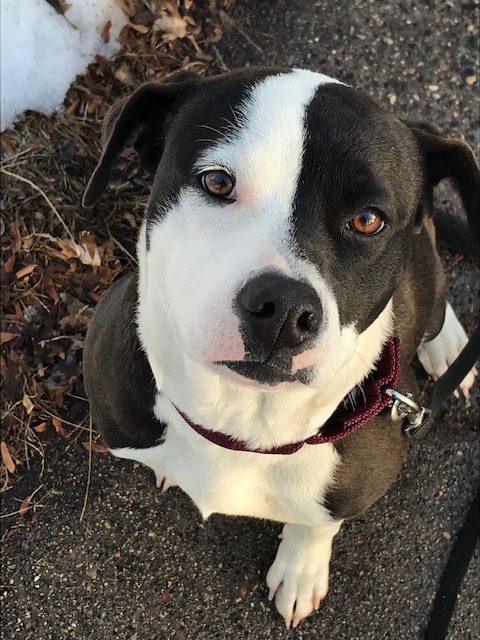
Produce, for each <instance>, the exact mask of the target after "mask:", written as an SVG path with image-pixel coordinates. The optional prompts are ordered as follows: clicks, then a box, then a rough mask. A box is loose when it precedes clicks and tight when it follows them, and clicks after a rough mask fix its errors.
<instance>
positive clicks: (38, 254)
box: [0, 0, 232, 515]
mask: <svg viewBox="0 0 480 640" xmlns="http://www.w3.org/2000/svg"><path fill="white" fill-rule="evenodd" d="M117 2H118V4H119V5H120V6H121V7H122V8H123V9H124V10H125V11H126V12H127V13H128V15H129V17H130V25H129V26H127V27H125V29H124V30H123V32H122V35H121V41H122V44H123V49H122V51H121V53H120V54H119V55H118V56H117V58H116V59H115V61H109V60H106V59H105V58H102V57H101V56H98V57H97V60H96V62H95V63H94V64H92V65H90V67H89V69H88V72H87V73H86V74H85V75H84V76H81V77H78V78H77V79H76V81H75V82H74V83H73V85H72V87H71V88H70V90H69V92H68V94H67V96H66V98H65V103H64V105H65V110H64V112H63V113H62V114H59V115H55V116H52V117H46V116H42V115H39V114H37V113H33V112H30V113H28V114H27V115H26V117H25V118H24V119H23V120H22V121H21V122H20V123H18V124H17V125H16V126H15V128H14V129H12V130H8V131H6V132H4V133H3V134H2V136H1V139H0V142H1V147H2V160H1V179H2V187H3V189H2V192H3V196H2V197H3V199H2V201H1V208H2V216H1V219H0V242H1V249H2V270H1V281H0V285H1V301H2V318H1V320H2V324H1V354H0V365H1V376H2V405H1V423H2V431H1V442H2V446H1V453H2V462H1V466H0V491H5V490H6V489H8V488H9V487H10V486H12V483H13V482H14V481H15V480H16V479H17V478H19V477H22V475H23V474H24V472H25V470H28V469H30V468H31V466H32V462H34V461H35V465H34V467H35V470H38V476H39V478H38V482H37V483H36V489H35V492H37V494H38V492H39V490H40V488H41V486H42V485H41V475H42V464H43V457H44V453H45V449H46V447H48V446H49V443H51V442H52V440H53V439H55V438H60V439H62V441H64V443H65V446H66V447H69V448H70V449H72V450H73V451H76V452H78V454H79V455H85V454H86V451H87V452H88V455H91V453H92V451H93V452H99V453H102V452H104V451H105V447H103V445H102V444H101V443H100V442H99V438H98V434H96V433H93V436H91V435H90V429H89V417H88V403H87V402H86V399H85V391H84V388H83V383H82V375H81V361H82V347H83V341H84V338H85V333H86V330H87V327H88V324H89V321H90V318H91V315H92V312H93V309H94V307H95V304H96V303H97V302H98V300H99V299H100V298H101V296H102V294H103V293H104V291H105V290H106V289H107V288H108V287H109V286H110V284H111V283H112V282H113V281H114V280H115V279H116V278H117V277H118V276H119V275H120V274H121V273H123V272H124V271H126V270H129V269H132V268H133V267H134V266H135V257H134V256H135V237H136V233H137V229H138V226H139V224H140V221H141V218H142V214H143V210H144V206H145V203H146V199H147V194H148V184H149V177H148V176H146V175H145V174H144V173H143V171H142V170H141V169H140V168H139V167H138V164H137V162H136V158H135V153H134V152H133V150H132V149H125V150H124V152H123V153H122V155H121V160H120V162H119V164H118V166H117V169H116V173H115V179H114V181H113V186H112V187H111V188H110V189H109V191H108V193H107V194H106V196H105V197H104V198H103V199H102V202H101V204H100V205H99V206H98V207H96V208H95V209H94V210H85V209H82V207H81V204H80V203H81V198H82V194H83V191H84V188H85V185H86V181H87V180H88V177H89V176H90V173H91V171H92V170H93V168H94V166H95V163H96V161H97V159H98V157H99V155H100V146H99V142H100V124H101V121H102V119H103V117H104V115H105V113H106V111H107V110H108V108H109V106H110V105H111V104H112V103H113V102H114V101H115V100H116V99H117V98H118V97H120V96H122V95H125V94H128V93H130V92H131V91H132V89H133V88H134V87H135V86H138V85H139V84H140V83H141V82H143V81H145V80H151V79H161V78H162V77H164V76H165V75H167V74H168V73H171V72H173V71H175V70H177V69H180V68H189V69H193V70H195V71H197V72H198V73H201V74H204V73H209V72H212V71H218V70H219V68H221V67H222V61H221V58H219V56H218V55H216V54H215V42H217V41H218V40H219V39H220V38H221V35H222V30H221V21H220V12H223V11H224V10H228V9H229V8H230V5H231V4H232V2H231V0H205V1H203V2H202V1H195V2H192V0H176V2H173V1H172V0H152V1H150V2H146V1H145V2H141V1H140V0H117ZM165 16H167V18H172V19H175V20H174V24H175V25H176V27H175V28H174V29H172V30H171V31H168V30H167V31H165V30H157V29H156V25H155V21H156V20H158V19H159V18H162V19H164V18H165ZM179 20H180V21H181V22H182V23H183V31H182V24H181V23H180V22H179ZM162 24H164V25H165V22H163V23H162ZM166 24H167V25H168V24H170V23H168V20H167V23H166ZM157 25H158V23H157ZM178 34H180V36H181V37H177V35H178ZM35 492H34V493H35ZM40 506H41V505H40ZM34 508H35V496H34V495H33V494H32V493H30V495H29V496H26V498H25V499H24V500H23V502H22V503H21V504H20V506H19V510H18V513H20V514H21V515H23V514H24V513H27V512H30V511H31V510H33V509H34Z"/></svg>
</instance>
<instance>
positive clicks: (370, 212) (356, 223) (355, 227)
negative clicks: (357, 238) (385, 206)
mask: <svg viewBox="0 0 480 640" xmlns="http://www.w3.org/2000/svg"><path fill="white" fill-rule="evenodd" d="M384 226H385V219H384V217H383V213H382V212H381V211H380V210H379V209H375V207H365V209H360V210H359V211H357V213H356V214H355V215H354V216H353V218H352V219H351V220H350V222H348V223H347V227H348V228H349V229H352V231H355V232H356V233H361V234H363V235H367V236H373V235H375V234H376V233H379V232H380V231H381V230H382V229H383V227H384Z"/></svg>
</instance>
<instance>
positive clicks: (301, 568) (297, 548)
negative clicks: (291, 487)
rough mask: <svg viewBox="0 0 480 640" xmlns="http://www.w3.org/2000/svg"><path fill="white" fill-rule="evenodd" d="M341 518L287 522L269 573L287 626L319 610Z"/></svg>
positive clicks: (273, 592) (271, 587)
mask: <svg viewBox="0 0 480 640" xmlns="http://www.w3.org/2000/svg"><path fill="white" fill-rule="evenodd" d="M341 524H342V521H341V520H340V521H337V522H332V523H331V524H328V525H325V526H322V527H309V526H305V525H300V524H286V525H285V526H284V527H283V532H282V534H281V536H280V537H281V538H282V541H281V543H280V546H279V547H278V551H277V555H276V557H275V561H274V563H273V564H272V566H271V567H270V570H269V571H268V574H267V585H268V588H269V589H270V591H269V595H268V599H269V600H273V598H274V597H275V605H276V607H277V610H278V612H279V613H280V615H281V616H282V617H283V619H284V620H285V624H286V626H287V628H289V627H290V625H291V626H292V627H296V626H297V625H298V623H299V622H300V620H302V618H305V617H306V616H308V615H309V614H310V613H311V612H312V611H313V610H314V609H318V607H319V606H320V602H321V601H322V600H323V598H324V597H325V596H326V595H327V591H328V570H329V563H330V555H331V553H332V540H333V537H334V536H335V534H336V533H338V530H339V529H340V527H341Z"/></svg>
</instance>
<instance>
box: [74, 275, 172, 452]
mask: <svg viewBox="0 0 480 640" xmlns="http://www.w3.org/2000/svg"><path fill="white" fill-rule="evenodd" d="M137 278H138V275H137V273H136V272H134V273H131V274H129V275H127V276H125V277H123V278H122V279H120V280H119V281H117V282H116V283H115V284H113V285H112V287H110V289H109V290H108V291H107V293H106V294H105V296H104V297H103V298H102V300H101V301H100V303H99V304H98V306H97V308H96V310H95V313H94V315H93V318H92V322H91V325H90V327H89V331H88V335H87V339H86V342H85V349H84V356H83V371H84V380H85V388H86V391H87V395H88V398H89V401H90V409H91V414H92V418H93V422H94V424H95V426H96V427H97V428H98V429H99V430H100V431H101V433H102V436H103V438H104V440H105V441H106V443H107V444H108V446H109V447H111V448H118V447H151V446H153V445H155V444H159V443H160V442H161V441H162V438H163V436H164V431H165V428H166V427H165V425H164V424H162V423H161V422H159V421H158V420H157V419H156V418H155V416H154V413H153V407H154V404H155V398H156V387H155V381H154V378H153V374H152V370H151V368H150V365H149V363H148V359H147V357H146V355H145V353H144V351H143V349H142V347H141V344H140V341H139V338H138V335H137V326H136V318H135V315H136V307H137Z"/></svg>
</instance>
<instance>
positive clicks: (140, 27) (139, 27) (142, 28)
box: [128, 22, 150, 35]
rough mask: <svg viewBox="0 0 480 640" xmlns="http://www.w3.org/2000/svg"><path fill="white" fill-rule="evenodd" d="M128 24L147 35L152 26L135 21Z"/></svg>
mask: <svg viewBox="0 0 480 640" xmlns="http://www.w3.org/2000/svg"><path fill="white" fill-rule="evenodd" d="M128 26H129V27H131V28H132V29H133V30H134V31H136V32H137V33H141V34H142V35H145V34H146V33H148V32H149V31H150V27H147V26H146V25H145V24H135V23H134V22H129V23H128Z"/></svg>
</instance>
